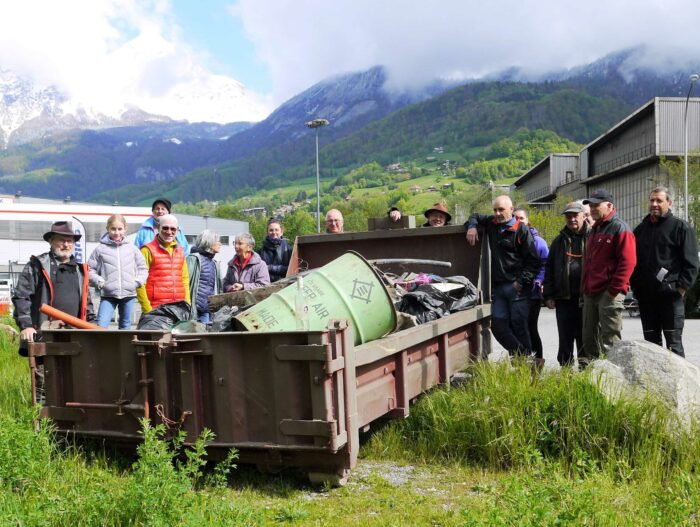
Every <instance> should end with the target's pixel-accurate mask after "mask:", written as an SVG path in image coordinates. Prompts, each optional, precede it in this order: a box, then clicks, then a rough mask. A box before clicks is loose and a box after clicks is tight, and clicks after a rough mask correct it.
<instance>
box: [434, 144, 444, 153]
mask: <svg viewBox="0 0 700 527" xmlns="http://www.w3.org/2000/svg"><path fill="white" fill-rule="evenodd" d="M444 152H445V149H444V148H443V147H442V146H436V147H434V148H433V153H435V154H443V153H444Z"/></svg>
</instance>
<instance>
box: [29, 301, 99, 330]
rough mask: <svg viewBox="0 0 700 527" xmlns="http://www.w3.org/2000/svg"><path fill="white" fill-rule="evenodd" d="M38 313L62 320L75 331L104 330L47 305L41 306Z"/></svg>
mask: <svg viewBox="0 0 700 527" xmlns="http://www.w3.org/2000/svg"><path fill="white" fill-rule="evenodd" d="M39 311H41V312H42V313H44V314H45V315H48V316H49V317H51V318H55V319H57V320H62V321H63V322H65V323H66V324H68V325H69V326H73V327H74V328H76V329H104V328H103V327H100V326H98V325H97V324H93V323H92V322H86V321H85V320H82V319H80V318H78V317H74V316H73V315H69V314H68V313H66V312H65V311H61V310H60V309H56V308H55V307H51V306H50V305H48V304H41V307H40V308H39Z"/></svg>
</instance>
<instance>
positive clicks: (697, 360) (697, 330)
mask: <svg viewBox="0 0 700 527" xmlns="http://www.w3.org/2000/svg"><path fill="white" fill-rule="evenodd" d="M539 328H540V337H541V338H542V344H543V347H544V358H545V361H546V362H545V366H546V367H548V368H558V367H559V364H558V363H557V346H558V341H559V336H558V334H557V320H556V318H555V316H554V310H553V309H552V310H550V309H547V308H546V307H543V308H542V311H540V323H539ZM622 338H623V339H625V340H644V336H643V335H642V323H641V321H640V319H639V317H629V316H627V315H625V316H624V319H623V321H622ZM491 342H492V343H493V352H492V353H491V355H490V356H489V359H490V360H502V359H504V358H505V357H506V356H507V353H506V351H505V350H504V349H503V348H502V347H501V345H500V344H498V342H496V339H492V340H491ZM683 346H684V347H685V357H686V359H688V360H689V361H690V362H692V363H693V364H695V365H696V366H700V319H693V320H686V321H685V329H684V330H683Z"/></svg>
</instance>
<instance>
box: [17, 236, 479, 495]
mask: <svg viewBox="0 0 700 527" xmlns="http://www.w3.org/2000/svg"><path fill="white" fill-rule="evenodd" d="M443 229H450V230H443ZM407 231H421V232H418V233H416V232H414V233H408V232H402V231H386V232H383V233H359V234H366V235H372V236H370V237H369V238H367V239H365V240H361V239H354V240H353V243H356V244H357V245H355V247H354V248H355V249H356V250H358V252H361V251H363V250H365V251H367V252H369V253H370V257H372V253H371V247H369V245H371V244H374V243H377V240H381V236H379V237H377V236H376V234H383V235H384V236H388V237H392V236H400V235H401V234H402V233H403V234H404V236H405V237H406V238H411V237H416V236H417V237H418V238H419V239H420V238H421V237H425V238H429V239H430V240H423V241H422V242H421V243H418V244H415V243H414V244H409V245H403V244H399V245H396V246H397V247H401V250H400V251H394V252H392V251H386V250H385V251H383V252H382V257H384V258H388V257H394V256H395V257H401V255H405V252H406V247H409V253H408V255H407V256H410V257H413V258H418V257H430V258H432V259H446V258H445V256H443V255H447V256H449V254H448V253H450V254H451V253H454V254H455V255H456V254H457V253H462V252H463V253H467V256H466V257H465V256H464V255H460V256H458V257H456V261H457V262H461V263H463V264H465V266H466V267H468V268H469V269H470V270H471V276H470V275H469V274H467V273H465V272H463V270H460V269H454V268H453V269H452V270H451V271H450V272H449V273H445V274H456V273H460V274H467V276H469V277H470V278H471V279H472V280H473V281H475V282H476V281H477V280H478V275H479V265H478V263H477V265H472V263H473V262H472V260H473V259H474V258H476V260H477V262H479V261H480V260H481V255H480V252H479V249H478V248H469V249H467V246H466V243H465V242H464V228H463V227H456V228H453V227H447V228H439V229H438V228H436V229H408V230H407ZM427 231H433V232H427ZM437 231H442V232H437ZM424 233H425V234H424ZM455 234H459V235H460V236H459V238H458V239H457V238H456V237H455ZM335 236H346V235H335ZM354 236H357V235H354ZM304 238H307V239H306V240H304V239H302V238H300V239H298V243H297V245H296V248H295V252H296V253H297V254H298V255H300V256H299V257H300V258H301V257H304V260H305V261H306V262H308V263H309V264H310V265H313V266H317V265H319V263H318V262H317V261H315V260H314V259H313V258H312V257H311V255H312V254H313V255H315V256H316V257H318V258H319V259H322V258H326V257H327V258H329V259H332V258H333V253H334V252H336V251H337V252H338V253H339V254H342V252H344V251H345V250H347V248H348V245H347V244H346V243H345V242H344V240H342V239H339V238H335V237H334V236H326V240H317V238H320V237H318V236H314V237H304ZM331 238H333V239H331ZM363 241H366V242H367V243H368V247H364V246H362V243H361V242H363ZM458 241H459V244H458ZM392 243H393V242H392ZM453 244H454V245H453ZM387 245H392V244H387ZM416 247H422V249H421V251H423V252H419V251H417V250H416ZM309 248H312V249H311V250H310V252H309V253H307V252H306V251H307V249H309ZM430 251H434V252H430ZM470 254H471V256H469V255H470ZM405 256H406V255H405ZM466 264H468V265H466ZM460 271H461V272H460ZM443 272H444V270H443ZM489 316H490V305H489V304H482V305H479V306H477V307H475V308H472V309H469V310H466V311H463V312H460V313H456V314H453V315H450V316H448V317H445V318H442V319H438V320H435V321H432V322H430V323H427V324H423V325H420V326H417V327H414V328H410V329H407V330H403V331H399V332H396V333H393V334H390V335H388V336H386V337H383V338H381V339H378V340H375V341H372V342H368V343H365V344H362V345H358V346H355V345H354V344H353V342H354V338H353V335H352V328H350V327H348V325H347V323H346V322H345V321H335V322H332V323H331V324H330V325H329V327H328V328H327V329H325V330H323V331H309V332H302V331H285V332H279V333H247V332H227V333H197V334H186V335H182V334H181V335H173V334H171V333H167V332H153V331H86V330H65V329H58V330H47V331H45V332H44V338H45V342H41V343H35V344H33V345H32V346H31V347H30V354H31V355H33V356H34V357H39V356H41V357H43V360H44V368H45V383H46V384H45V387H46V402H45V406H44V407H43V408H42V416H45V417H50V418H52V419H54V420H55V422H56V426H57V428H58V430H59V431H60V432H63V433H66V434H72V435H75V436H81V437H99V438H107V439H112V440H118V441H121V442H124V441H126V442H137V441H139V440H140V439H141V435H140V428H139V422H138V419H139V418H140V417H147V418H149V419H151V420H152V421H153V422H154V423H156V424H159V423H162V424H164V425H165V426H166V428H167V429H168V430H170V431H172V432H173V434H174V433H175V432H176V431H177V430H179V429H182V430H184V431H185V432H186V434H187V435H186V442H187V443H192V442H194V441H195V439H196V438H197V436H198V435H199V434H200V433H201V432H202V430H203V429H204V428H208V429H210V430H212V431H213V432H214V433H215V434H216V438H215V439H214V441H213V442H212V443H210V444H209V445H208V452H209V454H210V455H211V456H212V457H222V456H224V455H225V453H226V451H227V450H228V449H229V448H231V447H235V448H237V449H238V450H239V451H240V461H241V462H244V463H255V464H257V465H259V466H262V467H285V466H294V467H299V468H301V469H302V470H304V471H305V472H307V473H308V474H309V477H310V478H311V479H312V481H329V482H331V483H341V482H342V481H343V480H344V479H345V478H346V477H347V476H348V474H349V472H350V470H351V469H352V468H353V466H354V465H355V462H356V459H357V454H358V450H359V434H360V431H361V430H364V429H366V428H367V427H368V426H369V425H370V424H371V423H372V422H374V421H376V420H377V419H379V418H381V417H384V416H389V417H404V416H406V415H408V412H409V406H410V403H411V401H412V400H413V399H415V398H416V397H417V396H418V395H420V394H421V393H423V392H424V391H426V390H428V389H430V388H431V387H433V386H435V385H437V384H439V383H444V382H448V381H449V379H450V378H451V377H452V376H453V375H454V374H455V373H456V372H457V371H459V370H461V369H464V368H465V367H466V366H467V364H468V363H469V361H470V360H475V359H477V358H479V357H481V356H482V354H483V353H484V352H488V351H489V349H488V346H489V340H488V338H485V335H487V330H486V327H487V325H488V319H489Z"/></svg>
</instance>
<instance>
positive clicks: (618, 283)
mask: <svg viewBox="0 0 700 527" xmlns="http://www.w3.org/2000/svg"><path fill="white" fill-rule="evenodd" d="M585 258H586V260H585V264H584V267H583V284H582V285H583V294H584V295H588V296H593V295H597V294H598V293H601V292H603V291H608V293H610V294H611V295H618V294H620V293H622V294H625V293H627V290H628V289H629V282H630V277H631V276H632V271H634V266H635V265H636V264H637V249H636V242H635V239H634V235H633V234H632V231H631V230H630V228H629V227H628V226H627V224H626V223H625V222H624V221H622V220H621V219H620V218H618V217H617V214H616V212H615V210H614V209H613V211H612V212H611V213H610V214H609V215H608V216H607V217H606V218H604V219H602V220H599V221H597V222H596V224H595V225H594V226H593V231H592V232H591V234H590V236H589V237H588V240H587V241H586V257H585Z"/></svg>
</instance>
